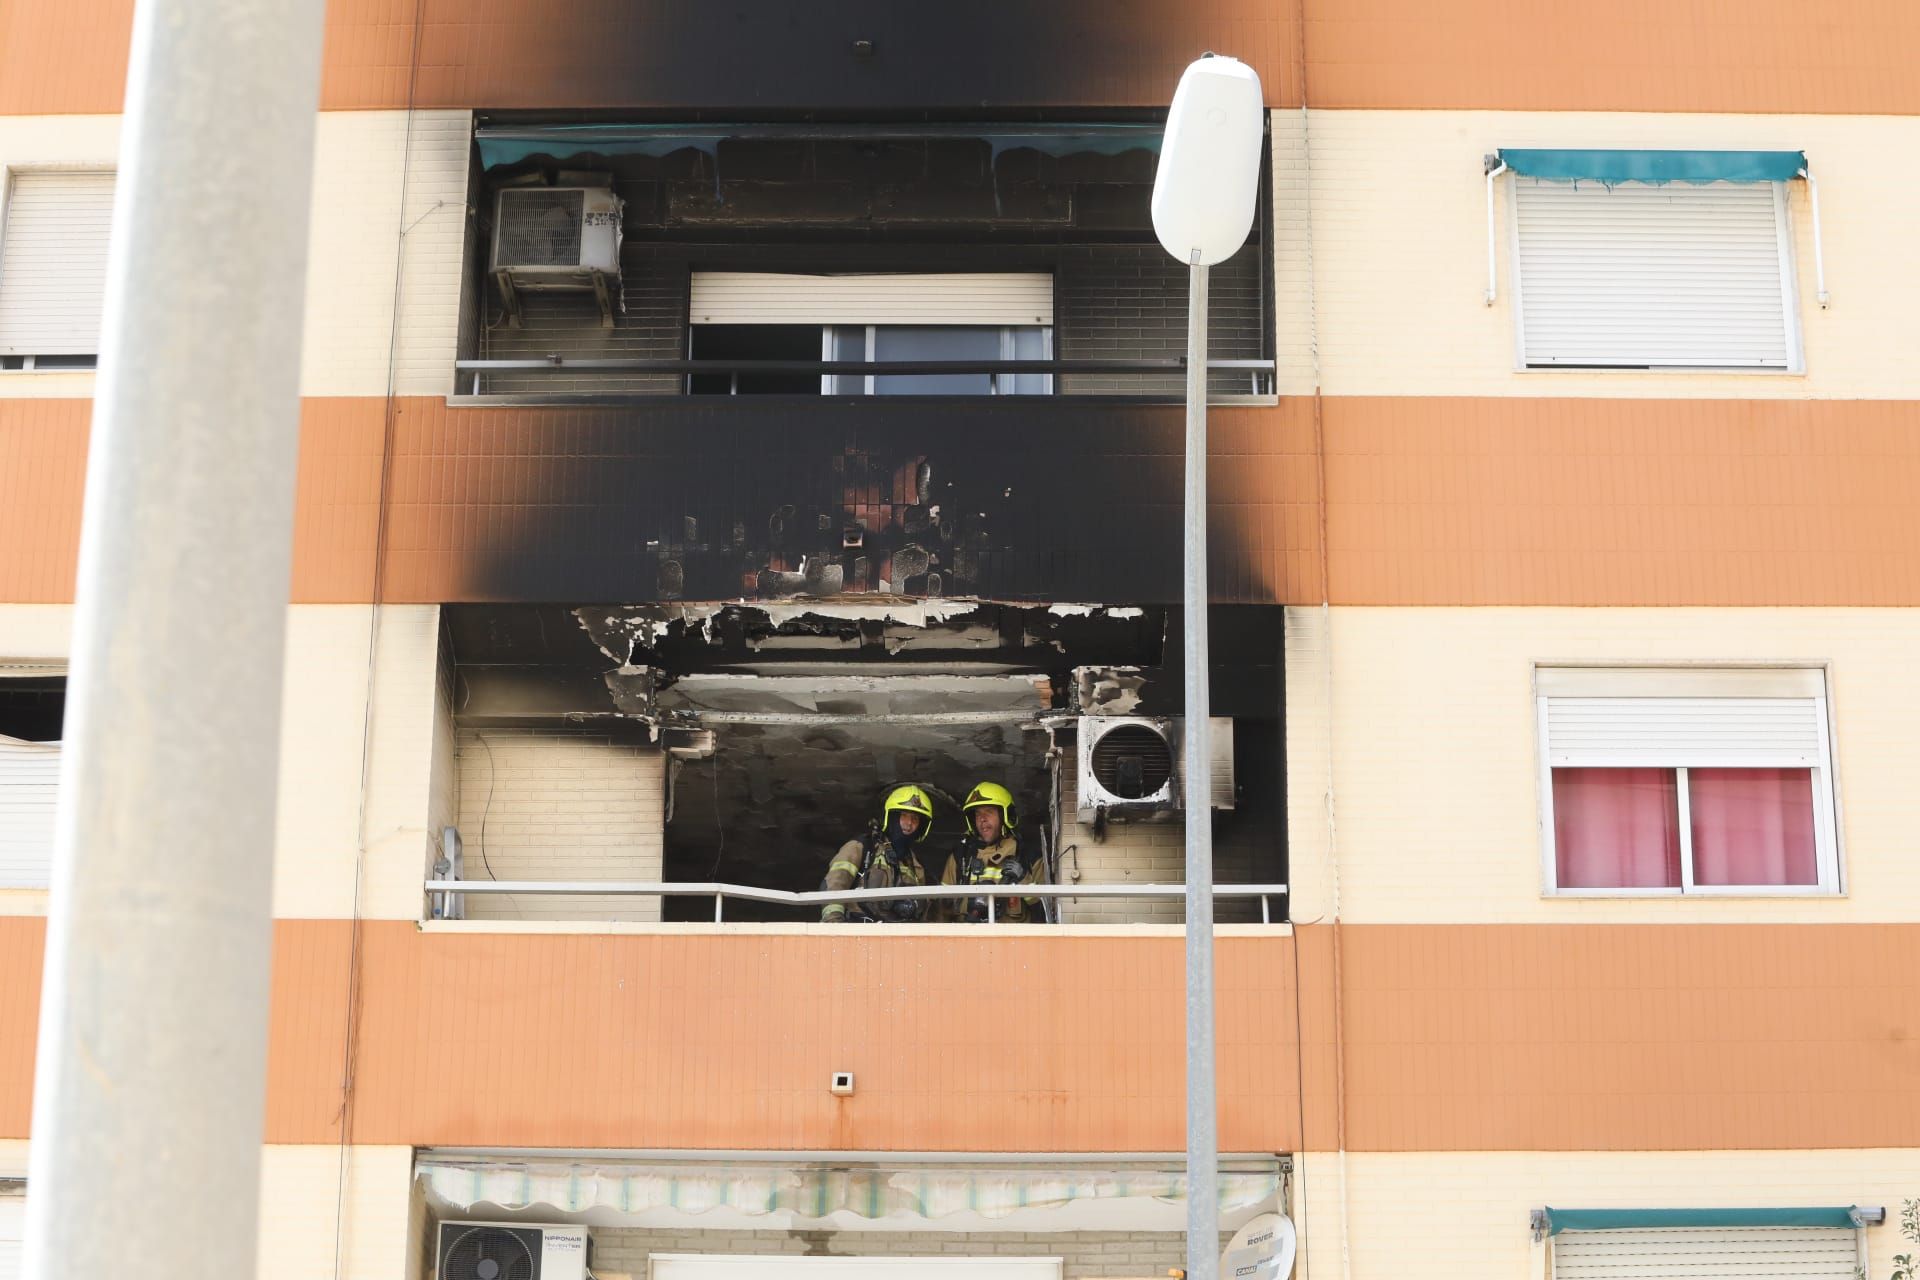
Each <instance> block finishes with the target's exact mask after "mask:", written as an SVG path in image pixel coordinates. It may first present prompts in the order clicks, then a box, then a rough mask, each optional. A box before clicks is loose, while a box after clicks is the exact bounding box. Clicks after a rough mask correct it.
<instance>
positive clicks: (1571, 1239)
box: [1553, 1210, 1860, 1280]
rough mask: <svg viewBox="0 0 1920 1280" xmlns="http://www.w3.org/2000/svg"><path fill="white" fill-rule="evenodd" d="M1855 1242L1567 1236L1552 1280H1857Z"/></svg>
mask: <svg viewBox="0 0 1920 1280" xmlns="http://www.w3.org/2000/svg"><path fill="white" fill-rule="evenodd" d="M1740 1212H1741V1211H1739V1210H1735V1211H1732V1212H1731V1213H1729V1214H1727V1215H1726V1216H1728V1217H1732V1216H1734V1215H1735V1214H1738V1213H1740ZM1841 1212H1844V1210H1843V1211H1841ZM1555 1216H1556V1218H1557V1217H1558V1216H1559V1213H1558V1212H1557V1211H1556V1212H1555ZM1756 1216H1760V1215H1759V1214H1758V1213H1756ZM1858 1240H1859V1230H1858V1228H1855V1227H1804V1226H1753V1227H1746V1226H1738V1227H1719V1226H1712V1227H1709V1226H1691V1225H1685V1226H1682V1225H1675V1226H1662V1227H1655V1228H1637V1229H1636V1228H1621V1229H1613V1230H1599V1231H1579V1230H1569V1231H1566V1232H1565V1233H1564V1234H1560V1235H1556V1236H1554V1238H1553V1280H1633V1278H1635V1277H1643V1276H1648V1275H1667V1276H1680V1275H1684V1276H1689V1277H1697V1278H1698V1280H1752V1278H1753V1277H1756V1276H1772V1277H1780V1278H1782V1280H1788V1278H1790V1280H1854V1276H1855V1271H1854V1268H1855V1267H1856V1266H1857V1265H1858V1264H1859V1261H1860V1255H1859V1252H1858V1249H1859V1246H1858Z"/></svg>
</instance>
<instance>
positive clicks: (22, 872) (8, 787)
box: [0, 737, 60, 1274]
mask: <svg viewBox="0 0 1920 1280" xmlns="http://www.w3.org/2000/svg"><path fill="white" fill-rule="evenodd" d="M59 780H60V744H59V743H57V742H22V741H20V740H19V739H18V738H6V737H0V889H44V888H46V887H47V875H48V867H49V866H50V865H51V862H52V858H53V807H54V800H55V796H56V794H57V786H58V783H59ZM0 1274H3V1273H0Z"/></svg>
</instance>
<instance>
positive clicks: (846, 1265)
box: [650, 1236, 1060, 1280]
mask: <svg viewBox="0 0 1920 1280" xmlns="http://www.w3.org/2000/svg"><path fill="white" fill-rule="evenodd" d="M955 1239H956V1240H961V1241H964V1240H965V1239H966V1237H965V1236H956V1237H955ZM650 1266H651V1268H652V1269H651V1273H650V1274H651V1277H652V1280H763V1278H764V1277H769V1276H775V1277H790V1278H791V1280H895V1278H896V1277H898V1280H923V1278H924V1280H1059V1277H1060V1259H1058V1258H825V1257H787V1256H779V1255H760V1256H755V1257H746V1256H740V1255H726V1254H692V1253H680V1254H667V1253H656V1254H654V1255H653V1258H652V1261H651V1263H650Z"/></svg>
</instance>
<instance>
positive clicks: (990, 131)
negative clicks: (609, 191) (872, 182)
mask: <svg viewBox="0 0 1920 1280" xmlns="http://www.w3.org/2000/svg"><path fill="white" fill-rule="evenodd" d="M1163 132H1164V130H1163V129H1162V127H1161V126H1160V125H1157V124H1059V125H1019V124H989V125H964V124H962V125H945V124H931V125H859V124H851V125H818V124H784V125H783V124H759V125H726V124H720V125H710V124H556V125H521V126H514V125H487V126H483V127H481V128H479V129H476V130H474V140H475V141H476V142H477V143H478V144H479V146H480V163H481V165H482V166H483V167H484V168H488V169H492V168H494V167H496V166H498V165H508V164H518V163H520V162H521V161H522V160H527V159H531V158H532V157H534V156H547V157H550V158H552V159H555V160H567V159H570V158H572V157H575V156H664V155H670V154H672V153H673V152H675V151H684V150H693V151H703V152H705V153H707V154H708V155H715V154H717V153H718V151H719V148H720V144H721V143H722V142H728V141H743V142H746V141H756V142H757V141H793V140H801V141H805V140H814V141H821V142H844V141H850V140H857V141H861V142H901V141H910V142H926V141H931V140H935V139H943V138H977V139H979V140H981V141H983V142H985V143H987V144H988V146H989V147H991V148H992V151H993V157H994V158H995V159H998V158H999V156H1000V153H1001V152H1003V151H1017V150H1020V149H1021V148H1030V149H1032V150H1034V151H1039V152H1041V153H1043V154H1045V155H1050V156H1068V155H1084V154H1093V155H1109V156H1111V155H1120V154H1121V153H1123V152H1127V151H1148V152H1158V151H1159V150H1160V137H1161V134H1162V133H1163Z"/></svg>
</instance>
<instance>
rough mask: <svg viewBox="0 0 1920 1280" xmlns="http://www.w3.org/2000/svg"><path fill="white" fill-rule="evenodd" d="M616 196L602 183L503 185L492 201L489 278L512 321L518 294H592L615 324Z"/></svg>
mask: <svg viewBox="0 0 1920 1280" xmlns="http://www.w3.org/2000/svg"><path fill="white" fill-rule="evenodd" d="M621 208H622V202H621V200H620V197H619V196H617V195H615V194H614V193H613V188H612V187H610V186H606V187H578V186H575V187H502V188H501V189H500V191H499V192H498V193H496V194H495V196H494V206H493V278H494V282H495V283H496V284H498V285H499V286H500V296H501V300H502V301H503V302H505V304H506V306H507V309H508V312H509V313H510V314H511V315H512V316H513V318H514V320H515V322H516V323H517V322H518V320H519V295H520V294H522V293H538V292H575V293H592V294H594V295H596V296H597V297H598V298H599V300H600V309H601V319H602V321H603V322H604V323H606V324H608V325H612V323H613V305H614V295H615V293H616V291H617V287H618V285H619V281H620V218H621Z"/></svg>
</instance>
